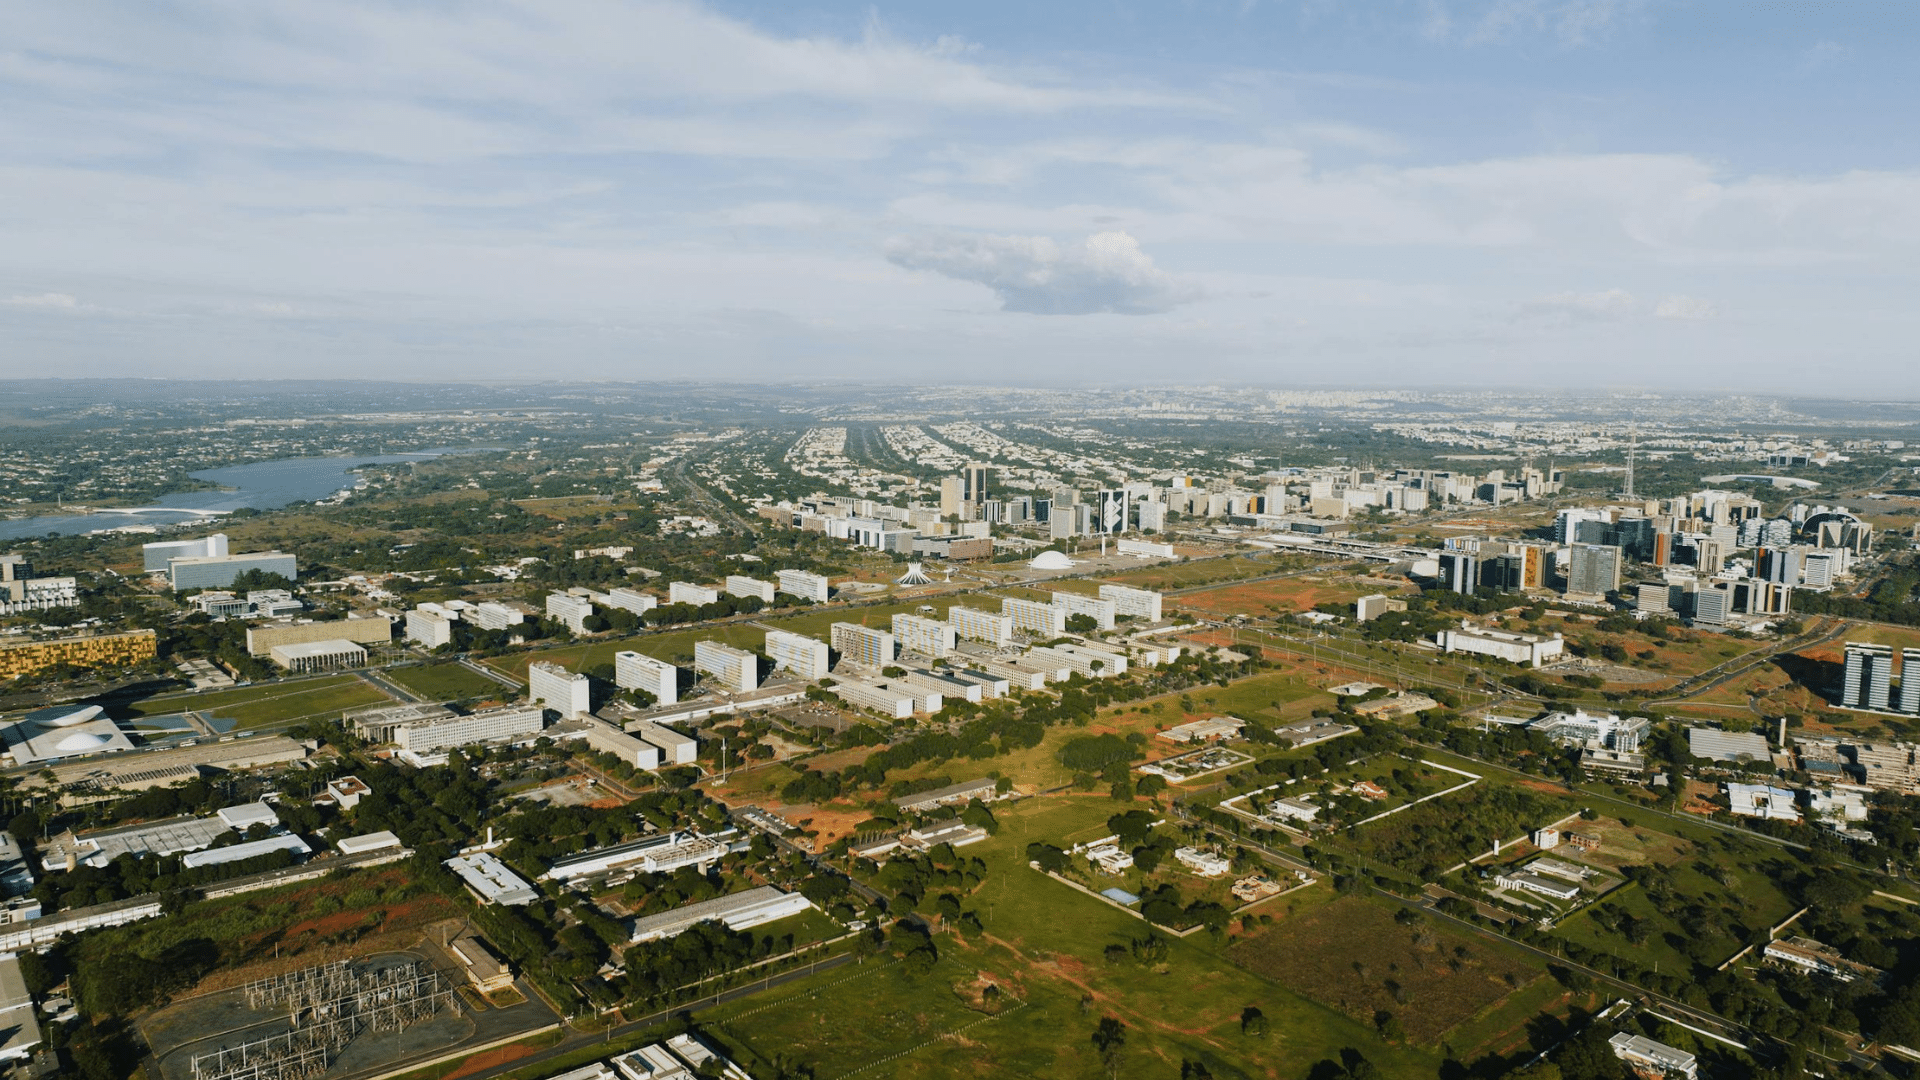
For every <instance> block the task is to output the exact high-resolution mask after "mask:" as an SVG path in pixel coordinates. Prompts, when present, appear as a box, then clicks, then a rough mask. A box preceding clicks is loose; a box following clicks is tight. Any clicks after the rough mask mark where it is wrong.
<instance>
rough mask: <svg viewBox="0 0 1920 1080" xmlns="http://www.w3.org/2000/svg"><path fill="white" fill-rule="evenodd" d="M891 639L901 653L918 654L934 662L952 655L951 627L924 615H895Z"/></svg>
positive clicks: (952, 633) (952, 638)
mask: <svg viewBox="0 0 1920 1080" xmlns="http://www.w3.org/2000/svg"><path fill="white" fill-rule="evenodd" d="M893 638H894V641H895V642H897V643H898V644H899V646H900V651H901V652H910V653H918V654H919V655H921V656H926V657H931V658H933V659H935V660H939V659H943V658H945V657H948V656H952V655H953V645H954V629H953V626H952V624H950V623H944V622H941V621H940V620H939V619H929V618H927V617H925V616H924V615H908V614H899V615H895V616H894V617H893Z"/></svg>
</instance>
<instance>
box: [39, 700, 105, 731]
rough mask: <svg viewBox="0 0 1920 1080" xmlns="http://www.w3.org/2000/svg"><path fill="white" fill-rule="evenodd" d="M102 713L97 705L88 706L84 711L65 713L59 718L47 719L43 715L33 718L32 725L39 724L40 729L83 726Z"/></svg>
mask: <svg viewBox="0 0 1920 1080" xmlns="http://www.w3.org/2000/svg"><path fill="white" fill-rule="evenodd" d="M49 711H51V710H49ZM103 711H105V710H103V709H101V707H100V706H98V705H89V706H87V707H86V708H84V709H77V710H75V711H73V712H70V713H66V714H64V715H61V716H54V717H47V716H45V715H44V714H43V715H40V716H37V717H35V718H34V723H37V724H39V725H40V726H41V727H50V728H66V727H73V726H75V725H77V724H84V723H86V722H87V721H89V720H92V719H93V718H95V717H97V716H99V715H100V714H101V713H102V712H103Z"/></svg>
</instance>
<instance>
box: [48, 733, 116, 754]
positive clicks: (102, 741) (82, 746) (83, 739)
mask: <svg viewBox="0 0 1920 1080" xmlns="http://www.w3.org/2000/svg"><path fill="white" fill-rule="evenodd" d="M112 741H113V739H112V738H110V737H108V736H106V735H102V734H100V733H99V732H97V731H76V732H74V733H73V734H71V735H69V736H67V737H66V738H64V739H61V740H60V741H59V742H57V743H54V744H53V748H54V749H55V750H58V751H60V752H62V753H66V754H83V753H85V752H87V751H88V750H100V749H103V748H104V747H105V746H106V745H107V744H108V743H110V742H112Z"/></svg>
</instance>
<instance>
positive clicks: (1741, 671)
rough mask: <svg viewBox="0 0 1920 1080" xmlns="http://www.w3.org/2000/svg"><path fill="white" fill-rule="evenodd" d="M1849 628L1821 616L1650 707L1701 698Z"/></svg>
mask: <svg viewBox="0 0 1920 1080" xmlns="http://www.w3.org/2000/svg"><path fill="white" fill-rule="evenodd" d="M1850 625H1851V624H1850V623H1848V622H1847V620H1845V619H1840V620H1837V621H1835V622H1834V623H1833V625H1832V626H1828V625H1827V618H1826V617H1825V616H1821V617H1820V621H1819V622H1818V623H1816V624H1815V625H1813V626H1812V627H1809V628H1808V629H1807V630H1806V631H1805V632H1803V633H1801V634H1799V635H1797V636H1795V637H1793V638H1790V639H1788V640H1786V641H1782V642H1777V643H1775V644H1773V645H1770V646H1768V647H1767V648H1765V649H1762V650H1759V651H1758V652H1747V653H1741V654H1740V655H1739V656H1736V657H1734V658H1733V659H1731V660H1727V661H1724V662H1722V663H1719V664H1716V665H1714V666H1713V667H1710V668H1708V669H1707V670H1705V671H1702V672H1698V673H1696V674H1693V675H1690V676H1688V677H1687V678H1685V679H1683V680H1681V681H1680V682H1679V683H1678V684H1676V685H1675V686H1674V687H1673V689H1674V690H1676V691H1679V692H1678V693H1674V694H1671V695H1670V696H1668V697H1663V698H1661V699H1659V700H1657V701H1649V702H1647V705H1648V706H1649V707H1652V706H1655V705H1670V704H1679V703H1681V702H1684V701H1686V700H1687V699H1689V698H1695V697H1699V696H1700V695H1701V694H1704V693H1707V692H1708V691H1710V690H1713V689H1715V688H1716V687H1719V686H1722V685H1725V684H1726V683H1727V682H1730V681H1731V680H1733V679H1737V678H1739V677H1740V676H1742V675H1745V674H1746V673H1747V672H1749V671H1752V670H1753V669H1755V668H1757V667H1760V666H1761V665H1763V664H1766V663H1767V662H1768V661H1770V660H1772V659H1773V658H1774V657H1776V656H1779V655H1780V654H1782V653H1787V652H1794V651H1797V650H1799V649H1804V648H1808V647H1810V646H1813V645H1824V644H1826V643H1827V642H1829V641H1832V640H1833V639H1834V638H1837V637H1841V636H1843V635H1844V634H1846V632H1847V630H1848V629H1849V628H1850ZM1703 680H1704V681H1703Z"/></svg>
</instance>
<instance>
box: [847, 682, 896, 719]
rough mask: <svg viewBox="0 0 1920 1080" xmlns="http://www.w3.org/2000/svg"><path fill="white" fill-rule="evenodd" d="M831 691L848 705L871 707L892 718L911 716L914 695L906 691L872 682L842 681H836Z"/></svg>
mask: <svg viewBox="0 0 1920 1080" xmlns="http://www.w3.org/2000/svg"><path fill="white" fill-rule="evenodd" d="M832 692H833V696H835V697H837V698H839V699H840V700H841V701H844V702H846V703H847V704H849V705H852V706H855V707H856V708H861V709H872V710H873V711H874V712H877V713H879V714H880V715H881V716H885V717H889V718H891V719H894V720H905V719H908V718H909V717H911V716H913V707H914V697H913V694H912V693H911V692H908V691H902V690H892V689H886V688H882V687H879V686H875V685H873V684H872V683H860V682H843V683H836V684H835V685H834V686H833V688H832Z"/></svg>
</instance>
